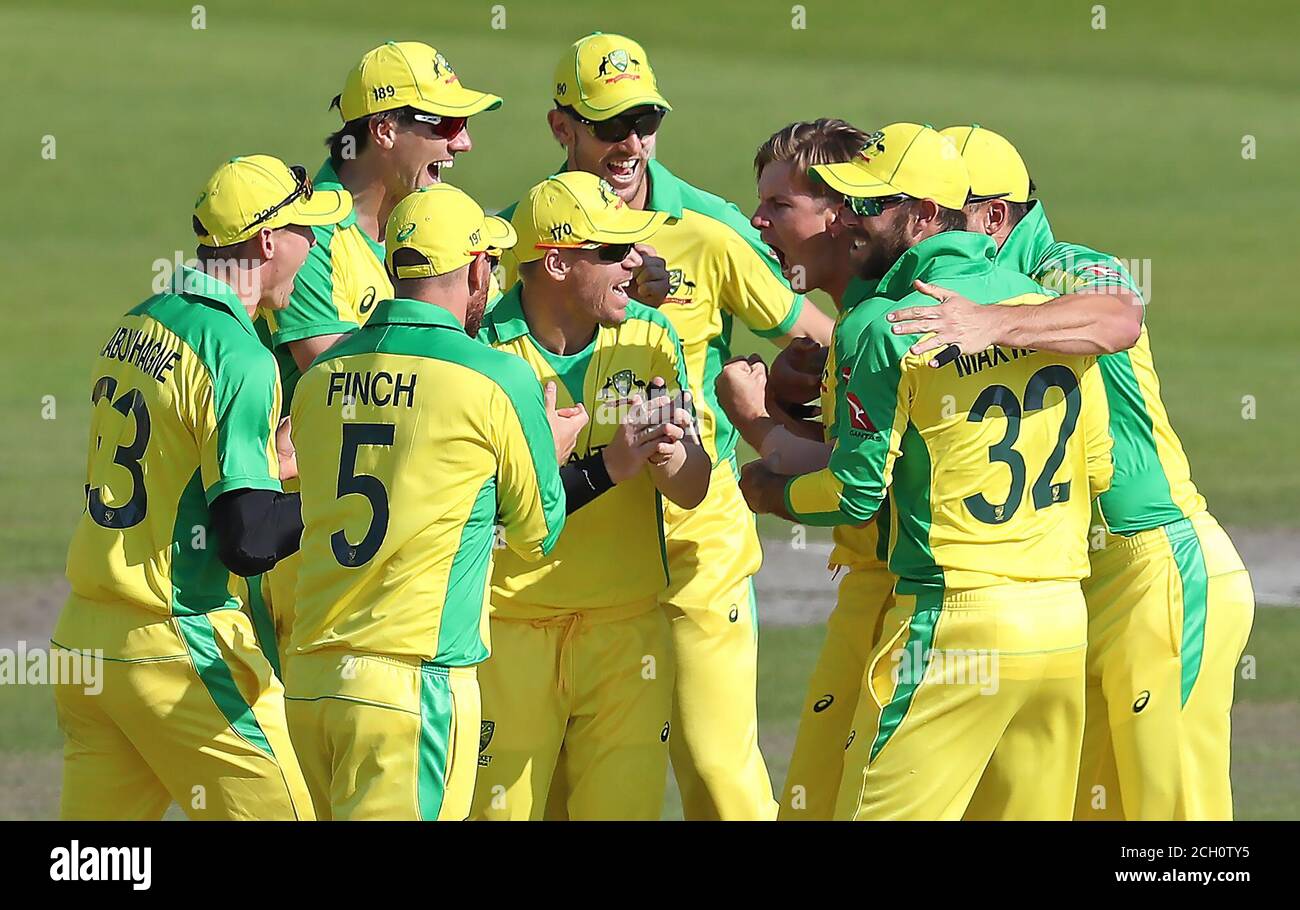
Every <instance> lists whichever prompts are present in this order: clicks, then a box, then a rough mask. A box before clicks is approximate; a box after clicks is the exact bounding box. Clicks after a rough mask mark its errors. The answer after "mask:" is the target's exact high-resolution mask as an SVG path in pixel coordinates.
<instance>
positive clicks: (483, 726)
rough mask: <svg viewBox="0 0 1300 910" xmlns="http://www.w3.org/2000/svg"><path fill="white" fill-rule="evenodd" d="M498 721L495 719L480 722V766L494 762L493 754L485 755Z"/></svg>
mask: <svg viewBox="0 0 1300 910" xmlns="http://www.w3.org/2000/svg"><path fill="white" fill-rule="evenodd" d="M496 729H497V722H496V721H494V720H485V721H482V722H481V723H480V724H479V729H478V764H479V767H480V768H483V767H486V766H487V765H490V764H492V756H491V755H484V754H483V753H484V751H486V750H487V747H488V744H489V743H491V742H492V734H493V733H495V732H496Z"/></svg>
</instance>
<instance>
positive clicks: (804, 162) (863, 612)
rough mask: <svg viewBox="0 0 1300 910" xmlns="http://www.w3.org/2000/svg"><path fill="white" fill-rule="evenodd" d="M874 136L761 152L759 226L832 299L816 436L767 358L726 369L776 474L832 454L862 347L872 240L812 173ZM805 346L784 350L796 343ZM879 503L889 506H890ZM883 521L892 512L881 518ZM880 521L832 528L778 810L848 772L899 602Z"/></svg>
mask: <svg viewBox="0 0 1300 910" xmlns="http://www.w3.org/2000/svg"><path fill="white" fill-rule="evenodd" d="M867 141H868V136H867V134H866V133H865V132H864V131H862V130H860V129H858V128H857V127H854V126H852V125H851V124H848V123H846V122H844V121H843V120H816V121H812V122H797V123H792V124H790V125H789V126H786V127H784V128H782V129H780V130H778V131H777V132H775V133H774V134H772V136H771V137H770V138H769V139H768V140H767V141H766V142H764V143H763V145H761V146H760V147H759V149H758V152H757V154H756V156H755V159H754V170H755V173H756V176H757V178H758V197H759V204H758V208H757V209H756V210H755V212H754V217H753V224H754V226H755V227H756V228H758V229H759V231H760V236H761V238H762V240H763V241H764V242H765V243H766V244H768V246H769V247H771V248H772V251H773V252H774V253H775V254H776V257H777V259H778V261H779V262H781V264H782V272H783V274H785V275H786V276H787V277H792V276H793V275H798V274H802V275H803V276H804V278H805V282H806V286H807V288H808V289H809V290H813V289H817V288H820V289H822V290H824V291H826V292H827V293H828V294H830V296H831V299H832V300H834V301H835V306H836V311H837V313H838V317H837V319H836V323H835V335H834V341H833V344H832V345H831V351H832V356H831V358H830V359H829V360H828V361H827V362H826V365H825V369H824V372H823V374H822V381H821V383H820V390H818V387H817V383H816V382H815V380H814V382H813V384H812V385H811V386H810V387H807V388H805V389H804V390H803V391H802V392H796V393H795V395H796V396H797V398H798V400H799V401H800V402H802V401H805V400H808V399H811V398H814V397H819V400H820V405H821V423H822V424H824V426H823V425H819V426H818V427H817V432H816V434H815V435H813V434H809V435H807V436H803V435H799V434H800V427H801V426H802V425H805V423H806V422H805V421H789V420H785V419H783V418H784V415H783V414H782V413H781V411H780V410H773V411H772V412H771V413H769V408H768V403H767V395H766V394H765V393H766V390H767V388H766V387H767V371H766V369H765V368H764V367H763V364H762V361H761V360H759V359H758V358H757V355H753V356H752V357H751V358H748V359H742V358H737V359H735V360H733V361H731V362H729V363H727V364H725V365H724V366H723V369H722V372H721V374H720V375H719V377H718V381H717V394H718V399H719V401H720V402H721V404H722V407H723V410H724V411H725V412H726V414H727V416H728V418H729V419H730V420H731V422H732V425H733V426H735V427H736V429H737V430H738V431H739V432H740V435H741V436H742V437H743V438H744V439H745V441H746V442H748V443H749V444H750V445H751V446H753V448H754V449H755V450H756V451H758V452H759V453H760V454H761V455H762V456H763V461H764V464H766V465H767V466H768V467H769V468H771V469H772V470H773V471H774V472H775V473H778V474H786V475H795V474H800V473H808V472H811V471H816V470H820V469H821V468H824V467H826V464H827V462H828V460H829V458H830V452H831V448H832V445H831V443H832V442H833V440H834V439H835V438H836V436H837V434H838V432H839V430H840V423H841V421H837V419H836V418H837V417H840V418H842V417H843V415H842V414H841V413H840V412H838V411H836V408H835V399H836V395H837V392H838V390H839V382H838V368H837V366H836V365H837V364H846V365H847V364H850V363H852V362H853V360H854V359H855V357H856V355H857V349H858V340H859V338H860V336H861V334H862V330H863V328H864V327H865V323H864V322H863V317H864V315H865V314H867V313H868V312H869V311H868V308H866V307H861V306H859V304H861V303H862V302H863V301H864V300H866V299H868V298H869V297H871V292H872V291H873V290H874V288H875V283H874V282H869V281H864V280H862V279H861V278H859V277H858V275H857V272H858V270H859V268H860V267H861V266H862V264H863V262H862V259H863V251H864V249H865V240H864V237H863V236H862V234H861V232H860V231H859V230H857V228H856V224H857V216H856V215H855V214H854V213H853V212H852V211H851V210H850V209H849V208H848V206H847V204H846V201H845V198H844V196H843V195H842V194H840V193H838V192H837V191H835V190H833V189H831V188H830V187H828V186H827V185H826V184H825V183H823V182H822V181H820V180H814V179H812V178H811V177H810V176H809V175H808V169H809V168H810V167H812V166H813V165H814V164H832V163H836V162H843V161H849V160H851V159H853V158H854V157H856V156H857V154H858V152H859V151H860V150H861V149H862V148H863V146H865V145H866V144H867ZM796 347H798V345H794V344H792V345H791V346H790V347H788V348H786V350H787V351H794V350H795V348H796ZM882 512H887V510H883V509H882ZM887 524H888V522H887V520H886V525H887ZM879 529H880V518H879V516H877V518H876V519H873V520H872V521H870V522H868V523H867V524H866V525H865V526H863V527H860V528H859V527H852V526H849V525H841V526H838V527H836V528H835V529H834V538H835V545H834V548H833V549H832V551H831V555H830V561H829V565H828V569H830V570H831V571H832V572H834V573H835V574H836V575H839V574H840V573H841V572H844V573H845V574H844V575H843V577H842V578H841V579H840V582H839V588H838V594H837V597H836V603H835V609H834V611H833V612H832V613H831V615H830V618H829V619H828V620H827V623H826V640H825V642H824V643H823V645H822V650H821V653H820V656H819V657H818V660H817V666H816V668H815V669H814V670H813V673H812V677H811V679H810V680H809V683H808V693H807V696H806V698H805V700H804V706H803V711H802V712H801V714H800V718H799V732H798V735H797V737H796V739H795V746H794V752H793V755H792V756H791V759H790V768H789V771H788V773H787V775H786V784H785V789H784V792H783V795H782V798H781V806H780V811H779V814H778V816H777V817H778V818H779V819H782V820H828V819H830V818H831V817H832V815H833V813H834V810H835V798H836V793H837V791H838V789H839V783H840V777H841V776H842V774H843V770H844V743H845V741H846V740H847V738H848V736H849V731H850V728H851V724H852V720H853V716H854V711H855V708H856V705H857V701H858V694H859V691H860V689H861V684H862V674H863V672H864V671H865V669H866V664H867V658H868V656H869V655H870V654H871V651H872V648H873V646H874V645H875V639H876V636H877V635H878V634H879V630H880V623H881V621H882V620H883V618H884V613H885V610H886V608H887V607H888V606H889V605H890V604H891V603H892V597H893V590H894V576H893V575H892V574H891V573H890V572H889V569H888V568H887V567H886V565H885V561H884V545H885V538H884V537H883V536H882V535H881V533H880V530H879Z"/></svg>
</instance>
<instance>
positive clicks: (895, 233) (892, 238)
mask: <svg viewBox="0 0 1300 910" xmlns="http://www.w3.org/2000/svg"><path fill="white" fill-rule="evenodd" d="M902 208H905V207H904V206H900V209H902ZM906 252H907V217H906V212H901V211H900V212H899V214H898V216H896V217H895V218H894V220H893V222H892V223H891V224H890V225H889V226H888V227H886V228H885V229H883V230H882V231H880V232H878V233H876V234H875V235H874V236H871V237H870V238H869V239H868V240H867V253H866V255H865V256H864V257H863V260H862V265H861V266H860V267H859V268H858V276H859V277H860V278H863V279H866V280H867V281H879V280H880V279H881V278H884V277H885V273H886V272H888V271H889V270H890V269H891V268H893V266H894V263H895V262H897V261H898V259H899V257H900V256H902V255H903V254H904V253H906Z"/></svg>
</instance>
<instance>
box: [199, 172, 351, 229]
mask: <svg viewBox="0 0 1300 910" xmlns="http://www.w3.org/2000/svg"><path fill="white" fill-rule="evenodd" d="M295 194H297V195H295ZM351 211H352V195H351V194H350V193H348V192H347V191H346V190H313V189H312V185H311V178H310V177H308V176H307V171H306V169H305V168H302V167H297V168H294V169H291V168H290V167H289V165H287V164H285V163H284V162H283V161H281V160H280V159H279V158H274V157H272V156H271V155H246V156H243V157H239V158H231V159H230V160H229V161H227V162H226V163H225V164H223V165H221V167H219V168H217V171H216V173H215V174H213V175H212V176H211V177H209V178H208V182H207V183H205V184H204V185H203V191H202V192H201V193H199V198H198V199H197V200H196V201H195V203H194V217H195V218H197V219H198V221H199V224H200V226H202V228H203V229H204V231H206V233H203V234H200V235H199V242H200V243H201V244H203V245H204V246H230V245H231V244H233V243H239V242H240V241H243V240H247V239H248V238H249V237H252V236H253V235H254V234H256V233H257V232H258V231H260V230H262V229H263V228H268V229H275V228H281V227H285V226H286V225H290V224H298V225H303V226H304V227H306V226H310V225H314V224H337V223H338V222H340V221H342V220H343V219H344V218H346V217H348V214H349V213H350V212H351Z"/></svg>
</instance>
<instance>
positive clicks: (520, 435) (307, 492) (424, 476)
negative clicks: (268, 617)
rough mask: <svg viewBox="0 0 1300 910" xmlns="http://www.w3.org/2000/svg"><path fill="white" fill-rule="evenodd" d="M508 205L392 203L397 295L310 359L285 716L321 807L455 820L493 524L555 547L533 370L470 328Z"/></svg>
mask: <svg viewBox="0 0 1300 910" xmlns="http://www.w3.org/2000/svg"><path fill="white" fill-rule="evenodd" d="M513 242H514V232H513V230H512V229H511V227H510V225H509V223H508V222H505V221H503V220H502V219H500V218H495V217H490V216H485V215H484V213H483V210H482V209H481V208H479V206H478V204H477V203H475V202H474V200H472V199H470V198H469V197H468V196H467V195H465V194H464V193H463V192H461V191H460V190H458V189H456V188H455V187H452V186H450V185H449V184H431V185H429V186H426V187H422V188H420V189H418V190H416V191H415V192H414V193H412V194H410V195H408V196H407V197H406V198H405V199H403V200H402V201H401V202H399V203H398V204H397V206H396V207H395V208H394V209H393V212H392V215H391V217H390V218H389V221H388V227H387V231H386V236H385V250H386V257H387V265H388V270H389V273H390V274H391V275H393V276H394V289H395V291H396V293H397V295H398V296H397V297H396V298H394V299H390V300H385V301H382V302H381V303H379V304H378V305H377V307H376V308H375V312H374V313H373V314H372V315H371V317H370V318H369V320H368V321H367V322H366V325H365V326H364V327H363V328H361V329H359V330H358V331H355V332H354V333H353V334H352V335H350V336H349V337H348V338H346V339H345V340H343V341H341V342H339V343H338V344H337V345H335V346H334V347H332V348H331V349H330V350H329V352H328V353H327V354H326V355H324V356H322V357H321V358H320V359H319V360H318V361H317V362H316V364H315V365H314V366H312V367H311V368H310V369H309V370H308V371H307V372H306V373H305V374H304V375H303V378H302V380H301V382H299V384H298V394H297V395H296V396H295V399H294V405H293V426H294V433H295V435H297V436H298V437H299V438H301V439H303V440H305V441H307V443H308V445H306V446H304V448H303V450H302V463H301V466H300V470H301V478H302V500H303V522H304V525H305V529H304V531H303V549H304V558H303V562H302V569H301V570H300V572H299V580H298V595H299V597H298V604H299V610H298V614H297V617H296V620H295V622H294V625H293V634H292V638H291V644H290V648H289V654H288V656H287V657H286V660H285V685H286V687H287V688H286V691H287V695H288V700H289V723H290V727H291V729H292V731H293V738H294V741H295V743H296V744H297V747H298V749H299V751H300V754H301V756H302V763H303V770H304V772H305V774H306V776H307V782H308V786H309V788H310V790H311V794H312V799H313V801H314V802H315V805H316V811H317V814H318V815H319V816H320V817H321V818H323V819H402V820H427V821H433V820H462V819H464V818H465V817H466V816H467V815H468V814H469V809H470V800H471V797H472V796H473V792H474V776H475V770H476V766H477V757H478V737H479V729H480V714H479V712H480V707H479V691H478V681H477V677H476V667H477V665H478V664H479V663H481V662H482V661H483V660H484V659H485V658H486V657H487V656H488V651H489V638H488V624H487V586H488V580H489V578H490V576H491V571H492V542H493V528H494V525H495V523H496V522H497V520H500V522H501V524H502V525H503V527H504V530H505V541H506V543H507V544H508V545H509V546H510V547H511V548H512V549H513V550H514V552H515V553H517V554H518V558H519V559H521V560H525V561H526V560H538V559H541V558H542V557H544V556H545V555H546V554H548V553H550V552H551V550H552V548H554V547H555V545H556V540H557V539H558V538H559V535H560V530H561V528H562V527H563V526H564V492H563V489H562V487H561V486H560V480H559V473H558V471H559V469H558V466H557V464H556V462H555V451H554V440H553V439H552V436H551V430H550V426H549V424H548V422H547V418H546V411H545V408H544V406H543V403H542V391H541V386H540V385H539V384H538V383H537V381H536V378H535V377H534V376H533V373H532V371H531V370H529V369H528V368H527V366H526V365H525V364H524V363H523V362H522V361H520V360H519V359H518V358H515V357H511V356H508V355H506V354H503V353H500V352H498V351H493V350H491V349H489V348H488V347H486V346H485V345H483V344H480V343H479V342H478V341H476V340H475V339H474V338H473V337H472V334H473V333H474V332H476V331H477V329H478V327H479V323H480V321H481V320H482V318H483V312H484V310H485V308H486V305H487V295H488V285H489V274H490V268H489V266H488V262H487V253H488V250H489V249H491V248H498V249H502V248H508V247H509V246H511V245H512V244H513Z"/></svg>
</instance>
